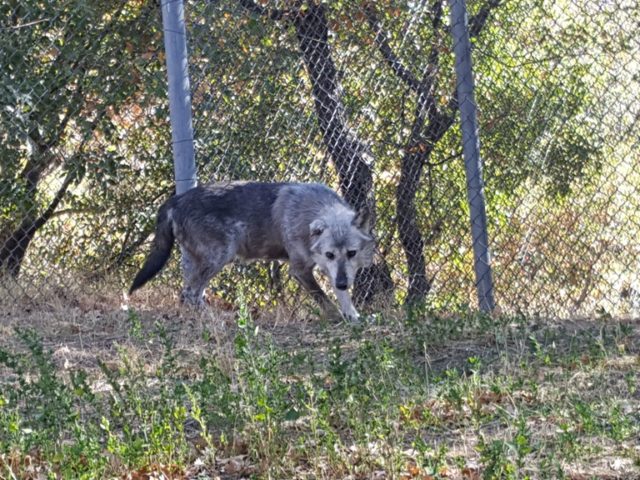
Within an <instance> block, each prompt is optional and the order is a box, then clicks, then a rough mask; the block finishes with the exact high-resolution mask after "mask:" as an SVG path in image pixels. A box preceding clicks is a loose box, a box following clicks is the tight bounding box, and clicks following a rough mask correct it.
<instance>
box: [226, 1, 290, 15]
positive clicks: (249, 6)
mask: <svg viewBox="0 0 640 480" xmlns="http://www.w3.org/2000/svg"><path fill="white" fill-rule="evenodd" d="M238 3H240V5H241V6H242V7H244V8H245V9H246V10H248V11H249V12H251V13H255V14H257V15H260V16H266V17H268V18H270V19H271V20H283V19H286V18H288V17H290V15H291V11H290V10H286V9H277V8H276V9H269V8H265V7H263V6H262V5H258V4H257V3H256V2H254V1H253V0H239V2H238Z"/></svg>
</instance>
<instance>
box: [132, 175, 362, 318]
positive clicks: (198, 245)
mask: <svg viewBox="0 0 640 480" xmlns="http://www.w3.org/2000/svg"><path fill="white" fill-rule="evenodd" d="M175 241H177V242H178V244H179V245H180V249H181V251H182V265H183V271H184V276H185V278H184V288H183V290H182V293H181V296H180V298H181V301H182V302H183V303H187V304H192V305H202V304H203V302H204V300H203V294H204V289H205V287H206V286H207V284H208V283H209V281H210V279H211V278H212V277H213V276H214V275H216V274H217V273H218V272H219V271H220V270H222V268H223V267H224V266H225V265H226V264H228V263H230V262H232V261H233V260H234V259H235V258H240V259H244V260H256V259H265V260H287V261H289V271H290V273H291V275H292V276H293V277H294V278H295V279H296V280H297V281H298V282H299V283H300V285H302V287H304V288H305V289H306V290H307V291H308V292H309V294H310V295H311V296H312V297H313V299H314V300H315V301H316V302H317V303H318V305H319V306H320V307H321V308H322V309H323V310H324V311H325V313H326V314H328V315H330V316H331V317H335V316H336V315H339V314H340V313H341V314H342V316H344V317H345V318H347V319H349V320H356V319H357V318H358V312H357V310H356V309H355V307H354V306H353V302H352V300H351V296H350V295H349V292H348V290H349V288H351V286H352V285H353V282H354V279H355V276H356V272H357V271H358V270H359V269H360V268H363V267H367V266H369V265H371V263H372V261H373V253H374V239H373V236H372V233H371V228H370V222H369V218H368V214H367V213H366V212H361V213H356V212H355V211H354V210H353V209H352V208H351V207H349V205H347V203H346V202H345V201H344V200H343V199H342V198H340V197H339V196H338V195H337V194H336V193H335V192H334V191H333V190H331V189H330V188H328V187H327V186H325V185H322V184H319V183H261V182H227V183H217V184H211V185H206V186H198V187H195V188H193V189H191V190H188V191H187V192H185V193H183V194H181V195H177V196H173V197H171V198H170V199H169V200H168V201H167V202H166V203H165V204H164V205H162V207H160V209H159V211H158V217H157V225H156V233H155V238H154V240H153V245H152V248H151V252H150V253H149V256H148V257H147V259H146V261H145V263H144V265H143V267H142V269H141V270H140V271H139V272H138V274H137V275H136V277H135V279H134V281H133V284H132V285H131V289H130V290H129V293H132V292H133V291H135V290H137V289H138V288H140V287H142V286H143V285H144V284H145V283H146V282H147V281H149V280H150V279H151V278H153V277H154V276H155V275H156V274H157V273H158V272H159V271H160V270H161V269H162V267H163V266H164V265H165V263H166V262H167V260H168V259H169V256H170V255H171V249H172V248H173V245H174V243H175ZM315 267H318V269H319V270H320V271H321V272H322V273H324V274H325V275H326V276H327V277H328V279H329V281H330V283H331V287H332V289H333V291H334V293H335V295H336V298H337V300H338V303H339V305H340V310H339V312H338V310H337V309H336V307H335V305H333V304H332V303H331V301H330V300H329V298H328V297H327V295H326V294H325V292H324V291H323V290H322V288H321V287H320V285H318V282H317V281H316V279H315V277H314V276H313V270H314V268H315Z"/></svg>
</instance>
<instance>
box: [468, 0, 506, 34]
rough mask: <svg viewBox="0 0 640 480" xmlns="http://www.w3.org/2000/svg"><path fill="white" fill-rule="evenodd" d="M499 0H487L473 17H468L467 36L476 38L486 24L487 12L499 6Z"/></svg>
mask: <svg viewBox="0 0 640 480" xmlns="http://www.w3.org/2000/svg"><path fill="white" fill-rule="evenodd" d="M500 2H501V0H489V1H488V2H487V4H486V5H485V6H484V7H482V8H481V9H480V11H479V12H478V13H476V14H475V15H474V16H473V17H471V18H470V19H469V37H470V38H476V37H478V35H480V33H481V32H482V30H484V27H485V26H486V24H487V20H488V19H489V14H490V13H491V11H492V10H494V9H495V8H497V7H499V6H500Z"/></svg>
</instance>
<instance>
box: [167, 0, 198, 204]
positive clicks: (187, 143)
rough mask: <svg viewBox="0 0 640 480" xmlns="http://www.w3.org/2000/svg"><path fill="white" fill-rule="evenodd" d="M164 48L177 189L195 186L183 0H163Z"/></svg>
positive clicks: (179, 192)
mask: <svg viewBox="0 0 640 480" xmlns="http://www.w3.org/2000/svg"><path fill="white" fill-rule="evenodd" d="M162 26H163V30H164V49H165V54H166V62H167V74H168V77H169V112H170V117H171V142H172V146H173V168H174V175H175V181H176V193H177V194H181V193H183V192H185V191H187V190H189V189H190V188H193V187H195V186H196V181H197V178H196V163H195V155H194V148H193V126H192V123H191V92H190V87H189V61H188V56H187V34H186V28H185V23H184V5H183V3H182V0H162Z"/></svg>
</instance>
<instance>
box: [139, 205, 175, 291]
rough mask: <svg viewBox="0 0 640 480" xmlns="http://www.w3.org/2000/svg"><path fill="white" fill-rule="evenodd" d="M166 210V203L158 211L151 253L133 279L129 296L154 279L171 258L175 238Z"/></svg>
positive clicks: (167, 208)
mask: <svg viewBox="0 0 640 480" xmlns="http://www.w3.org/2000/svg"><path fill="white" fill-rule="evenodd" d="M168 210H169V207H168V205H167V203H165V204H164V205H163V206H162V207H160V210H159V211H158V220H157V223H156V235H155V238H154V239H153V245H152V246H151V252H150V253H149V256H148V257H147V259H146V260H145V262H144V265H143V266H142V269H141V270H140V271H139V272H138V274H137V275H136V278H134V279H133V284H131V288H130V289H129V295H131V293H133V292H134V291H135V290H137V289H139V288H140V287H142V286H143V285H144V284H145V283H147V282H148V281H149V280H151V279H152V278H153V277H155V276H156V274H157V273H158V272H159V271H160V270H162V267H164V264H165V263H167V260H169V257H170V256H171V249H172V248H173V244H174V242H175V238H174V236H173V227H172V222H171V219H170V218H169V212H168Z"/></svg>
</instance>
